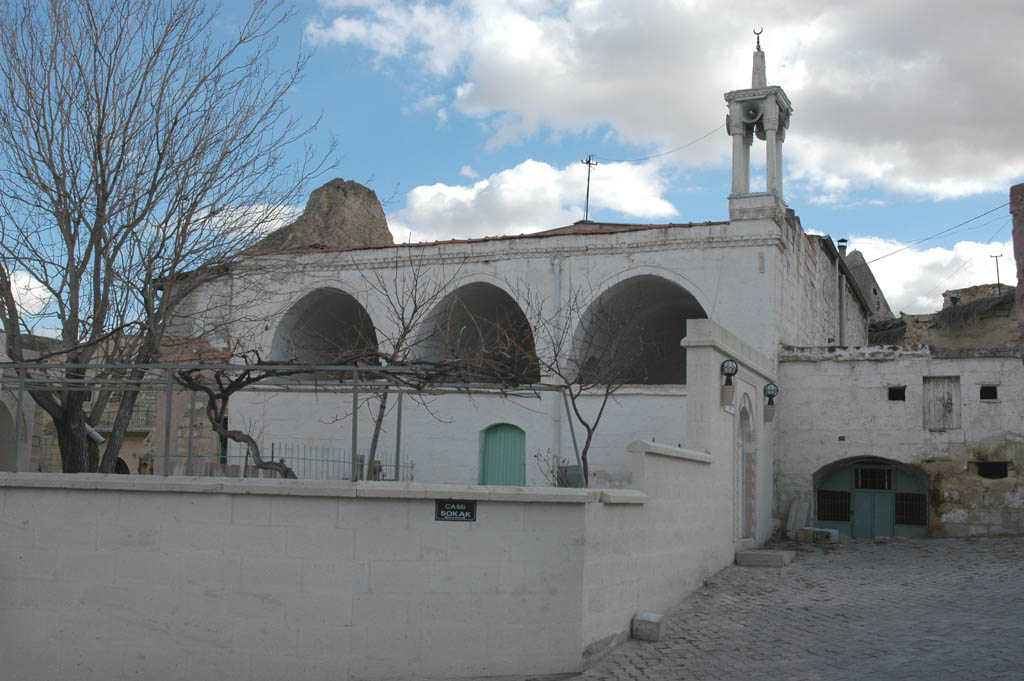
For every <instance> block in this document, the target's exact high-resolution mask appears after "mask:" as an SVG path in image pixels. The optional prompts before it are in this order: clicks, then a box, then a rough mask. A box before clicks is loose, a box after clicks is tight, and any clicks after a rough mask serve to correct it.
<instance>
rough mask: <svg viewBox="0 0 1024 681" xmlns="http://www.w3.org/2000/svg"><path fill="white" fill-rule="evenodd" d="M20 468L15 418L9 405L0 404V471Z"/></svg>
mask: <svg viewBox="0 0 1024 681" xmlns="http://www.w3.org/2000/svg"><path fill="white" fill-rule="evenodd" d="M17 469H18V461H17V459H16V458H15V446H14V419H13V418H12V417H11V411H10V410H9V409H8V408H7V405H5V404H0V471H3V472H6V473H13V472H15V471H16V470H17Z"/></svg>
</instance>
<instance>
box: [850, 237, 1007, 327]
mask: <svg viewBox="0 0 1024 681" xmlns="http://www.w3.org/2000/svg"><path fill="white" fill-rule="evenodd" d="M905 247H906V244H903V243H900V242H898V241H894V240H891V239H880V238H876V237H869V238H864V237H853V238H851V239H850V245H849V248H850V250H851V251H852V250H859V251H860V252H861V253H863V254H864V258H865V259H866V260H867V261H868V262H869V264H870V266H871V271H872V272H873V273H874V275H875V279H877V280H878V283H879V285H880V286H881V287H882V292H883V293H884V294H885V297H886V299H887V300H888V301H889V307H891V308H892V311H893V313H894V314H897V315H898V314H899V313H900V312H901V311H902V312H906V313H908V314H923V313H928V312H935V311H936V310H939V309H941V308H942V293H943V291H948V290H950V289H956V288H965V287H968V286H975V285H977V284H994V283H996V264H995V259H994V258H992V257H991V256H993V255H1000V254H1001V255H1002V257H1001V258H999V272H1000V280H1001V282H1002V283H1004V284H1008V285H1010V286H1014V285H1016V283H1017V268H1016V264H1015V261H1014V259H1013V242H1012V241H1005V242H992V243H979V242H977V241H960V242H958V243H956V244H954V245H953V246H952V247H951V248H942V247H939V248H917V247H910V248H907V249H906V250H903V251H901V252H899V253H896V254H894V255H891V256H889V257H885V258H882V259H881V260H878V261H876V262H871V261H872V260H874V259H875V258H879V257H881V256H885V255H886V254H888V253H893V252H894V251H896V250H898V249H902V248H905Z"/></svg>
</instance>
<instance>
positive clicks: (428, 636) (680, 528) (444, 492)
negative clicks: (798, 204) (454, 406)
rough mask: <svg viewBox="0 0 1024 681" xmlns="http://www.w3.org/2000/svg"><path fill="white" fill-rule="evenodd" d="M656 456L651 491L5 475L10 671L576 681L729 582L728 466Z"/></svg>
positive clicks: (2, 505) (1, 558)
mask: <svg viewBox="0 0 1024 681" xmlns="http://www.w3.org/2000/svg"><path fill="white" fill-rule="evenodd" d="M643 444H644V445H645V446H643V447H641V448H640V449H638V450H637V451H636V452H635V453H634V454H633V457H634V465H635V470H634V473H633V475H634V478H635V479H636V480H637V481H638V482H639V483H640V484H641V485H642V486H643V487H644V491H640V490H621V489H617V490H575V489H553V488H495V487H479V486H455V485H423V484H417V483H412V484H408V483H407V484H401V483H374V482H359V483H355V484H353V483H348V482H342V483H325V482H322V483H318V482H314V481H288V480H240V481H235V480H223V479H209V478H185V477H173V478H162V477H134V476H133V477H125V476H103V475H59V474H24V473H22V474H5V475H0V509H2V510H0V519H2V520H0V546H2V548H0V612H2V615H0V658H2V659H3V662H4V666H5V669H6V670H7V671H8V673H11V674H13V675H15V676H13V677H12V678H19V679H23V680H27V679H53V678H75V679H76V680H79V681H82V680H87V679H103V680H104V681H108V680H116V679H129V678H137V677H140V676H141V677H149V678H160V679H172V678H188V679H190V681H197V680H201V679H217V680H218V681H220V679H223V678H230V679H242V680H250V681H255V680H258V679H274V680H277V679H282V678H303V679H321V678H323V679H332V680H337V679H454V678H481V677H489V676H495V677H514V678H522V677H525V676H530V675H544V674H559V673H567V672H573V671H578V670H579V669H581V668H582V667H583V666H585V665H586V664H587V662H588V661H589V660H590V659H591V658H592V656H593V655H595V654H600V653H601V652H604V651H606V650H607V649H608V648H609V647H611V646H613V645H614V644H615V643H617V642H619V641H621V640H623V639H625V638H626V637H627V636H628V632H629V626H630V620H631V618H632V617H633V615H634V614H636V612H637V611H640V610H655V611H665V610H667V609H669V608H670V607H672V606H673V605H675V604H676V603H677V602H678V601H679V600H681V599H682V598H683V597H684V596H685V595H686V594H687V593H688V592H689V591H691V590H692V589H694V588H696V587H697V586H699V585H700V583H701V582H702V580H703V579H705V578H706V577H707V576H708V575H709V574H711V573H713V572H715V571H717V570H718V569H720V568H722V567H724V566H725V565H727V564H729V563H730V562H731V561H732V549H733V541H732V540H733V537H732V526H731V519H732V516H731V514H730V509H731V494H730V487H729V481H730V480H731V460H730V458H729V457H715V456H713V455H710V454H706V453H700V452H688V450H681V449H679V448H676V447H671V446H665V445H654V444H653V443H643ZM634 449H635V448H634ZM651 450H653V451H654V452H655V453H652V451H651ZM662 450H665V451H662ZM669 450H671V451H669ZM679 452H681V453H682V455H679V454H678V453H679ZM439 498H440V499H444V498H460V499H476V500H477V501H478V509H477V510H478V519H477V521H476V522H471V523H470V522H467V523H456V522H438V521H436V520H435V519H434V500H435V499H439Z"/></svg>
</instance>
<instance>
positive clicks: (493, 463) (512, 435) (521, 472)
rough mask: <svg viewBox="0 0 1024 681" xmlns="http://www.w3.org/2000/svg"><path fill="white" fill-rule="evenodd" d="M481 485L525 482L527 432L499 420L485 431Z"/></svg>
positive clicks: (481, 455) (481, 454) (519, 484)
mask: <svg viewBox="0 0 1024 681" xmlns="http://www.w3.org/2000/svg"><path fill="white" fill-rule="evenodd" d="M480 484H481V485H518V486H520V487H521V486H523V485H525V484H526V432H525V431H524V430H523V429H522V428H517V427H516V426H513V425H512V424H510V423H498V424H496V425H493V426H491V427H490V428H488V429H487V430H485V431H484V433H483V438H482V442H481V444H480Z"/></svg>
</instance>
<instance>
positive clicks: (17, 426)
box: [14, 367, 25, 473]
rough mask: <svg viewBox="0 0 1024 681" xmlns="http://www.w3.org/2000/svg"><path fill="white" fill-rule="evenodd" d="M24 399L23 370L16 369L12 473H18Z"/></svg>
mask: <svg viewBox="0 0 1024 681" xmlns="http://www.w3.org/2000/svg"><path fill="white" fill-rule="evenodd" d="M24 399H25V370H24V369H22V368H21V367H18V404H17V405H15V407H14V472H15V473H17V472H18V459H19V458H20V457H21V421H22V419H23V418H24V412H23V411H22V409H23V407H22V404H23V402H22V400H24Z"/></svg>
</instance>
